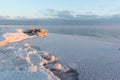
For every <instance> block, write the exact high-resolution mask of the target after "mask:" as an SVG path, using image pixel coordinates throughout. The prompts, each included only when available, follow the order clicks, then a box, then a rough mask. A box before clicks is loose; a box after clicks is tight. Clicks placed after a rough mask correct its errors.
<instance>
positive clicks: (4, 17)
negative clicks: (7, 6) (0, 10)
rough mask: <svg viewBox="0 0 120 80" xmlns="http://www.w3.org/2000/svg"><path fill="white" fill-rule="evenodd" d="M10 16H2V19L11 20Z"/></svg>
mask: <svg viewBox="0 0 120 80" xmlns="http://www.w3.org/2000/svg"><path fill="white" fill-rule="evenodd" d="M9 18H10V16H0V19H9Z"/></svg>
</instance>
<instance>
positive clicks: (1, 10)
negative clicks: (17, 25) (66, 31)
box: [0, 0, 120, 18]
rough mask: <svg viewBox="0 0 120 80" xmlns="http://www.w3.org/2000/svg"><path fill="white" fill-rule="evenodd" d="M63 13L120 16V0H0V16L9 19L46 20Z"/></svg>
mask: <svg viewBox="0 0 120 80" xmlns="http://www.w3.org/2000/svg"><path fill="white" fill-rule="evenodd" d="M50 10H51V12H50ZM52 10H53V12H52ZM65 11H69V12H71V14H72V15H73V14H82V15H84V14H95V15H100V16H110V15H115V14H120V0H0V16H10V17H11V18H13V17H18V18H19V17H21V18H24V17H27V18H47V17H50V16H49V15H55V14H56V13H58V12H61V13H62V12H63V14H64V12H65ZM52 17H53V16H52Z"/></svg>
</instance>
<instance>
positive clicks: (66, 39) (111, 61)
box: [0, 33, 120, 80]
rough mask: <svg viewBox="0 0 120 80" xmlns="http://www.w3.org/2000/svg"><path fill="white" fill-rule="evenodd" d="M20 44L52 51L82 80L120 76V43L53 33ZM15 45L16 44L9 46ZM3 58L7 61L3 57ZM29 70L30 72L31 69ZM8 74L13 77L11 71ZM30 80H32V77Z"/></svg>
mask: <svg viewBox="0 0 120 80" xmlns="http://www.w3.org/2000/svg"><path fill="white" fill-rule="evenodd" d="M17 43H19V44H26V43H28V44H30V45H32V46H36V47H40V49H41V50H43V51H47V52H50V54H51V55H55V56H56V57H57V60H58V61H60V62H61V64H63V65H68V66H70V67H71V68H73V69H75V70H77V71H78V73H79V79H80V80H86V79H87V80H93V79H94V80H107V79H108V80H109V79H115V80H119V79H120V77H119V72H120V71H119V69H120V67H119V66H120V63H119V61H120V54H119V53H120V52H119V50H118V49H119V48H120V45H119V43H117V44H116V43H112V42H107V41H104V40H97V39H92V38H85V37H80V36H72V35H61V34H52V33H49V34H48V36H46V37H42V38H41V37H37V36H35V37H33V38H29V39H25V40H22V41H20V42H17ZM14 44H16V43H12V44H7V45H14ZM13 47H15V46H13ZM3 48H5V47H3ZM4 55H5V54H4ZM8 57H9V56H8ZM1 59H3V60H4V58H3V57H2V56H1ZM1 65H2V62H1ZM7 66H8V65H7ZM2 68H3V69H4V70H5V69H6V68H4V67H2ZM34 69H36V67H33V70H34ZM4 70H3V71H2V72H0V74H1V75H3V77H4V78H3V79H6V77H5V75H4V72H6V71H4ZM27 73H28V74H29V72H27ZM6 74H7V75H8V76H10V74H9V73H6ZM21 74H22V73H20V75H18V76H19V77H20V76H23V75H21ZM30 74H31V73H30ZM38 74H40V75H43V74H42V73H36V75H38ZM7 75H6V76H7ZM11 75H13V76H14V75H15V72H13V73H11ZM27 76H28V75H27ZM29 77H30V76H29ZM46 77H48V75H46ZM46 77H43V78H44V79H43V80H46ZM15 78H16V77H15ZM39 78H40V76H39ZM39 78H38V76H37V77H34V78H33V77H31V80H33V79H39ZM0 79H2V77H0ZM27 79H29V80H30V78H28V77H27ZM17 80H19V79H17ZM23 80H24V79H23ZM40 80H41V79H40ZM48 80H49V79H48Z"/></svg>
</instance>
